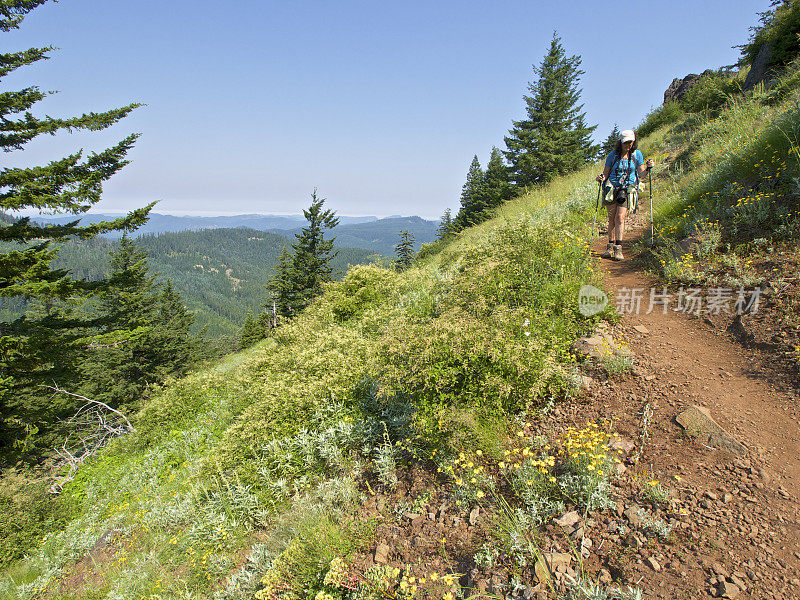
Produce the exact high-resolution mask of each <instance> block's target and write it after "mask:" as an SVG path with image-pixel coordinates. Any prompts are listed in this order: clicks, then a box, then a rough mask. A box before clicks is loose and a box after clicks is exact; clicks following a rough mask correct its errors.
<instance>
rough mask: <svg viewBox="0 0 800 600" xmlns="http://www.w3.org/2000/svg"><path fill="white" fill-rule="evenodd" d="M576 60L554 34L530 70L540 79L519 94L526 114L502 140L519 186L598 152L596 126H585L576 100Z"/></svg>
mask: <svg viewBox="0 0 800 600" xmlns="http://www.w3.org/2000/svg"><path fill="white" fill-rule="evenodd" d="M580 64H581V58H580V56H577V55H573V56H570V57H567V56H566V53H565V52H564V48H563V46H562V45H561V39H560V38H559V37H558V35H557V34H556V33H555V32H554V33H553V39H552V41H551V43H550V49H549V51H548V53H547V55H546V56H545V57H544V58H543V59H542V62H541V64H540V65H539V66H538V67H534V68H533V71H534V73H535V74H536V75H538V79H537V80H536V82H535V83H528V90H529V92H530V96H523V98H524V100H525V105H526V111H527V117H528V118H527V119H524V120H521V121H514V122H513V127H512V128H511V130H509V135H508V136H507V137H506V138H505V142H506V147H507V148H508V150H507V151H506V152H505V154H506V158H507V159H508V162H509V164H510V171H511V174H512V179H513V181H514V183H515V184H516V185H517V186H518V187H528V186H532V185H538V184H544V183H547V182H548V181H550V180H552V179H554V178H555V177H558V176H560V175H565V174H567V173H570V172H572V171H575V170H577V169H579V168H580V167H582V166H583V165H584V164H585V163H587V162H589V161H591V160H594V158H595V157H596V156H597V151H598V147H597V146H596V145H594V144H593V143H592V141H591V137H590V136H591V134H592V132H593V131H594V130H595V128H596V126H593V127H588V126H587V125H586V117H585V114H584V113H583V112H581V111H582V109H583V105H582V104H578V102H579V100H580V94H581V92H580V89H579V88H578V80H579V78H580V76H581V75H583V73H584V71H582V70H581V69H580Z"/></svg>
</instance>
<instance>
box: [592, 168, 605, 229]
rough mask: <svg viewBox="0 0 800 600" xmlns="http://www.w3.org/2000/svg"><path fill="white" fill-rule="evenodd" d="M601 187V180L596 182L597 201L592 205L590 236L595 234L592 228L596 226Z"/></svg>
mask: <svg viewBox="0 0 800 600" xmlns="http://www.w3.org/2000/svg"><path fill="white" fill-rule="evenodd" d="M602 189H603V182H602V181H601V182H600V183H598V184H597V202H595V205H594V223H592V237H594V236H595V234H594V230H595V228H596V227H597V211H598V210H600V190H602Z"/></svg>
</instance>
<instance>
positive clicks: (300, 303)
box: [267, 188, 339, 317]
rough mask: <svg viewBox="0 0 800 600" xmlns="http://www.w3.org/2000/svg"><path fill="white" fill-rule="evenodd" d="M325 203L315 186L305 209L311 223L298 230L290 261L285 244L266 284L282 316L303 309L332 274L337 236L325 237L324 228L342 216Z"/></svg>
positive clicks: (291, 314) (334, 223)
mask: <svg viewBox="0 0 800 600" xmlns="http://www.w3.org/2000/svg"><path fill="white" fill-rule="evenodd" d="M324 204H325V199H324V198H318V197H317V190H316V188H315V189H314V191H313V192H312V193H311V206H309V207H308V208H307V209H305V210H303V215H304V216H305V218H306V221H308V225H306V226H305V227H303V229H302V231H301V232H300V233H296V234H295V238H296V239H297V241H296V242H295V243H294V244H292V250H293V253H292V255H291V263H290V262H289V256H288V252H286V249H285V248H284V252H283V253H282V254H281V257H280V259H279V262H278V265H277V267H276V272H275V276H274V277H273V278H272V279H271V280H270V282H269V283H268V284H267V289H268V290H270V291H271V292H272V294H273V298H274V299H275V300H276V302H277V303H278V312H279V314H280V315H282V316H286V317H291V316H293V315H296V314H297V313H299V312H300V311H302V310H303V309H304V308H305V307H306V306H308V304H309V303H310V302H311V301H312V300H313V299H314V298H316V297H317V296H319V295H320V294H321V293H322V286H323V285H324V284H325V283H327V282H328V281H330V280H331V278H332V272H333V267H332V266H331V262H332V261H333V259H334V257H335V256H336V255H337V254H338V253H339V251H338V250H336V251H334V250H333V243H334V241H335V239H336V238H330V239H325V230H326V229H333V228H334V227H336V225H338V224H339V219H338V217H336V213H335V212H334V211H332V210H330V209H323V206H324Z"/></svg>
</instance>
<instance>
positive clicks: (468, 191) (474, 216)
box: [454, 155, 486, 231]
mask: <svg viewBox="0 0 800 600" xmlns="http://www.w3.org/2000/svg"><path fill="white" fill-rule="evenodd" d="M483 177H484V175H483V169H481V163H480V162H479V161H478V156H477V155H475V156H474V157H473V158H472V162H471V163H470V165H469V171H467V181H466V182H465V183H464V185H463V186H462V188H461V208H460V209H459V211H458V214H457V215H456V218H455V221H454V229H455V231H461V230H462V229H465V228H467V227H469V226H470V225H474V224H475V223H478V222H480V221H481V213H483V210H484V209H485V208H486V206H485V205H484V204H483V200H484V197H483Z"/></svg>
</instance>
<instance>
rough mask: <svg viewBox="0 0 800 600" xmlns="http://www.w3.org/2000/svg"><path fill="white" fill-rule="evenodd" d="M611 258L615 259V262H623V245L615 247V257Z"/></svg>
mask: <svg viewBox="0 0 800 600" xmlns="http://www.w3.org/2000/svg"><path fill="white" fill-rule="evenodd" d="M611 258H613V259H614V260H622V259H623V258H625V257H624V256H622V244H616V245H614V256H612V257H611Z"/></svg>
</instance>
